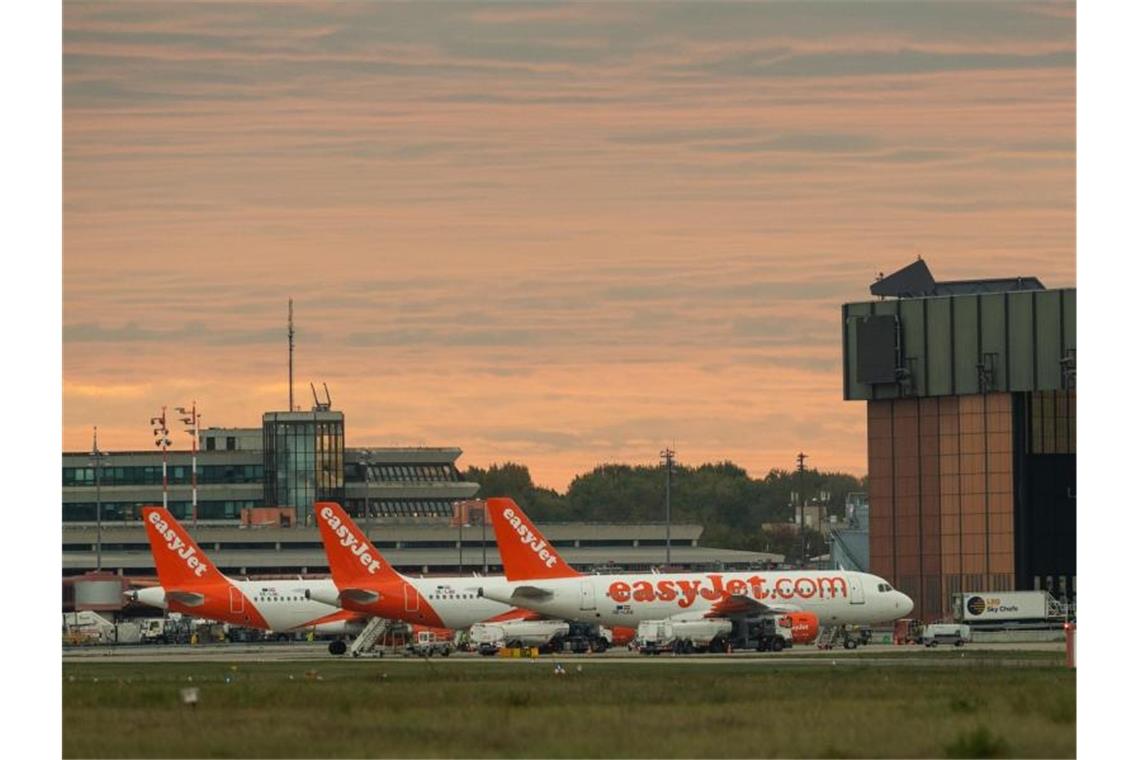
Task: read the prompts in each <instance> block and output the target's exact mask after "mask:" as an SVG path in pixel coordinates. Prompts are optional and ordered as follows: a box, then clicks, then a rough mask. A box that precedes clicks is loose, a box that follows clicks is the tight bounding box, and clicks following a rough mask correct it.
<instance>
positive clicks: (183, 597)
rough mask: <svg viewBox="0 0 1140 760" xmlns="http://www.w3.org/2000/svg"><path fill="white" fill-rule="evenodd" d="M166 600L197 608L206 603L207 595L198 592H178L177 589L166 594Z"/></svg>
mask: <svg viewBox="0 0 1140 760" xmlns="http://www.w3.org/2000/svg"><path fill="white" fill-rule="evenodd" d="M166 598H167V599H173V600H174V601H176V602H178V603H179V604H184V605H186V606H187V607H197V606H198V605H199V604H201V603H202V602H204V601H206V595H205V594H199V593H198V592H197V591H178V590H177V589H175V590H169V589H168V590H167V592H166Z"/></svg>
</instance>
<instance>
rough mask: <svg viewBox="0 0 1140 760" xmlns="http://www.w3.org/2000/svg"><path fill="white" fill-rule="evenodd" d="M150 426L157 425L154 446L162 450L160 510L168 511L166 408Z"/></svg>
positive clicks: (152, 419) (168, 438)
mask: <svg viewBox="0 0 1140 760" xmlns="http://www.w3.org/2000/svg"><path fill="white" fill-rule="evenodd" d="M150 424H151V425H157V427H155V428H154V445H155V446H158V447H159V448H161V449H162V508H163V509H168V508H169V507H168V505H167V496H166V494H167V491H168V487H169V481H168V480H167V477H166V450H167V448H168V447H169V446H170V431H169V430H168V429H167V428H166V407H165V406H164V407H162V413H161V414H159V415H158V416H157V417H151V418H150Z"/></svg>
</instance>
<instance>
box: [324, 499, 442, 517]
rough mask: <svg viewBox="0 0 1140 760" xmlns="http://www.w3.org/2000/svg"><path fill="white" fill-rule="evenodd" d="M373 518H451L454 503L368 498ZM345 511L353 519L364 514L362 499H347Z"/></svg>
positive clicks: (432, 500) (429, 500) (435, 500)
mask: <svg viewBox="0 0 1140 760" xmlns="http://www.w3.org/2000/svg"><path fill="white" fill-rule="evenodd" d="M369 501H370V502H371V504H372V512H371V514H372V516H373V517H451V515H452V513H453V512H454V511H455V507H454V501H451V500H446V499H378V498H376V497H371V498H369ZM345 509H347V510H348V512H349V514H351V515H353V516H354V517H357V518H359V517H361V516H362V515H363V514H364V499H349V500H348V503H347V505H346V506H345Z"/></svg>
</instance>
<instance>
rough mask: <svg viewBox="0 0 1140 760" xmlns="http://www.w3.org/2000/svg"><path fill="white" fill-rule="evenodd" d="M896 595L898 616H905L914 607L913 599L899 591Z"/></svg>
mask: <svg viewBox="0 0 1140 760" xmlns="http://www.w3.org/2000/svg"><path fill="white" fill-rule="evenodd" d="M898 595H899V601H898V608H899V617H906V616H907V615H909V614H910V613H911V610H913V609H914V600H913V599H911V598H910V597H909V596H907V595H906V594H904V593H903V592H901V591H899V592H898Z"/></svg>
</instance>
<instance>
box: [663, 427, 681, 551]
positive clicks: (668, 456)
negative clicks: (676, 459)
mask: <svg viewBox="0 0 1140 760" xmlns="http://www.w3.org/2000/svg"><path fill="white" fill-rule="evenodd" d="M676 453H677V452H675V451H673V449H669V448H667V449H664V450H663V451H662V452H661V459H662V460H663V461H664V463H665V565H666V566H669V565H671V564H672V561H673V542H672V540H671V537H670V527H671V524H672V520H671V516H670V503H669V502H670V493H669V492H670V490H671V487H672V484H673V456H674V455H675V454H676Z"/></svg>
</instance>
